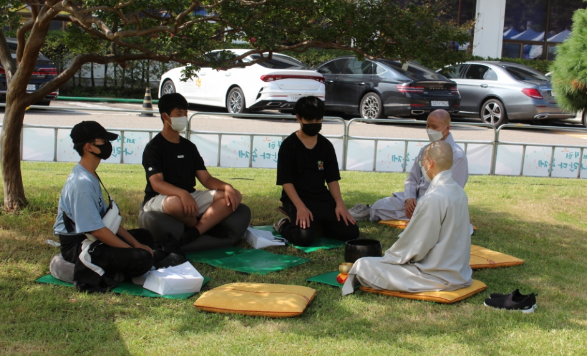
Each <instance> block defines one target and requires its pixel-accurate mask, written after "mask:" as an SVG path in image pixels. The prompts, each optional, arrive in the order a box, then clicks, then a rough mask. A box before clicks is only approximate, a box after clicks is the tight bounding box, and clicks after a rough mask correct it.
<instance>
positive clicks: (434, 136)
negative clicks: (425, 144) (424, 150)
mask: <svg viewBox="0 0 587 356" xmlns="http://www.w3.org/2000/svg"><path fill="white" fill-rule="evenodd" d="M446 127H447V126H445V127H444V129H446ZM444 129H442V130H440V131H436V130H432V129H426V133H427V134H428V138H429V139H430V142H436V141H440V140H441V139H442V136H444V135H443V134H442V131H444Z"/></svg>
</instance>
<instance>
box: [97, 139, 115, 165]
mask: <svg viewBox="0 0 587 356" xmlns="http://www.w3.org/2000/svg"><path fill="white" fill-rule="evenodd" d="M94 146H96V147H98V148H99V149H100V153H95V152H92V154H93V155H94V156H96V157H98V158H101V159H104V160H106V159H108V158H110V155H111V154H112V143H111V142H110V141H106V143H105V144H103V145H94Z"/></svg>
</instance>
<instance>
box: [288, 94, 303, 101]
mask: <svg viewBox="0 0 587 356" xmlns="http://www.w3.org/2000/svg"><path fill="white" fill-rule="evenodd" d="M300 98H301V96H300V95H290V96H289V101H291V102H297V101H298V100H300Z"/></svg>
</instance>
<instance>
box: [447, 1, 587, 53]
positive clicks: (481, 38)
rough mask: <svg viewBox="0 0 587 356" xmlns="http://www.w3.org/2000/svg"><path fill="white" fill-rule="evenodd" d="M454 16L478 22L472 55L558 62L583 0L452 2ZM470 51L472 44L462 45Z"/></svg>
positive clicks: (456, 18)
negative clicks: (562, 45) (559, 46)
mask: <svg viewBox="0 0 587 356" xmlns="http://www.w3.org/2000/svg"><path fill="white" fill-rule="evenodd" d="M451 3H452V7H453V9H452V11H451V17H452V18H453V19H454V20H456V21H457V22H458V23H460V24H462V23H465V22H466V21H469V20H475V31H474V34H473V48H472V53H473V54H474V55H477V56H481V57H491V58H525V59H554V57H555V56H556V46H557V45H558V44H560V43H561V42H563V41H564V40H565V39H566V38H567V37H568V36H569V34H570V33H571V27H572V23H573V13H574V12H575V11H576V10H577V9H584V8H586V7H587V3H585V2H584V1H583V0H451ZM462 47H465V48H468V45H465V46H461V48H460V49H463V48H462Z"/></svg>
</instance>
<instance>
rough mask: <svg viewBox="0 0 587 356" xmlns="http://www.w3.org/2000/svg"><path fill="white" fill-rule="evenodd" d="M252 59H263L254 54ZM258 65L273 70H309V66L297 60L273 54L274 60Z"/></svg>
mask: <svg viewBox="0 0 587 356" xmlns="http://www.w3.org/2000/svg"><path fill="white" fill-rule="evenodd" d="M250 57H251V58H252V59H253V60H257V59H261V58H263V57H261V55H260V54H253V55H251V56H250ZM257 64H259V65H260V66H262V67H265V68H271V69H309V67H308V66H307V65H305V64H304V63H302V62H300V61H298V60H297V59H294V58H291V57H288V56H284V55H279V54H273V58H271V59H270V60H268V61H266V62H261V63H257Z"/></svg>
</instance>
